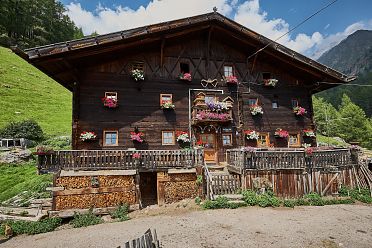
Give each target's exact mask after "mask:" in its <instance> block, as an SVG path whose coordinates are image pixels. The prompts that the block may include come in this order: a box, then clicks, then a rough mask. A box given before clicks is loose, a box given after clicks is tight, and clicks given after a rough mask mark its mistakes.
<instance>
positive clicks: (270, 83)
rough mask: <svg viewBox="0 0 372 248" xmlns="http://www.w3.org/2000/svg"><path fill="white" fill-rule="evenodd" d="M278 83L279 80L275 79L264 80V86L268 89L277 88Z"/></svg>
mask: <svg viewBox="0 0 372 248" xmlns="http://www.w3.org/2000/svg"><path fill="white" fill-rule="evenodd" d="M277 83H278V80H277V79H274V78H270V79H264V80H263V85H264V86H266V87H275V86H276V84H277Z"/></svg>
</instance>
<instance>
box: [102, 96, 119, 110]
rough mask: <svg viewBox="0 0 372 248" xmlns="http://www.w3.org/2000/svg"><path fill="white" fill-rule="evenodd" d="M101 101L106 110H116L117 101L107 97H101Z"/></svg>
mask: <svg viewBox="0 0 372 248" xmlns="http://www.w3.org/2000/svg"><path fill="white" fill-rule="evenodd" d="M101 100H102V102H103V106H105V107H107V108H117V107H118V106H119V105H118V101H117V100H116V99H113V98H109V97H102V98H101Z"/></svg>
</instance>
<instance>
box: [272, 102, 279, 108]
mask: <svg viewBox="0 0 372 248" xmlns="http://www.w3.org/2000/svg"><path fill="white" fill-rule="evenodd" d="M271 106H272V107H273V109H277V108H279V104H278V101H277V100H273V101H272V103H271Z"/></svg>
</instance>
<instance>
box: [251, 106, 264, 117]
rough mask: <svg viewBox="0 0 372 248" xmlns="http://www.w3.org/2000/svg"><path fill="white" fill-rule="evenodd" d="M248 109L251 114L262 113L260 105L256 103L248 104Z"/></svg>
mask: <svg viewBox="0 0 372 248" xmlns="http://www.w3.org/2000/svg"><path fill="white" fill-rule="evenodd" d="M249 109H250V111H251V114H252V115H259V114H260V115H262V114H263V113H264V112H263V109H262V107H261V106H260V105H257V104H255V105H252V106H250V107H249Z"/></svg>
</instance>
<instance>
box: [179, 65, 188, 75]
mask: <svg viewBox="0 0 372 248" xmlns="http://www.w3.org/2000/svg"><path fill="white" fill-rule="evenodd" d="M180 71H181V73H190V66H189V64H187V63H180Z"/></svg>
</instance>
